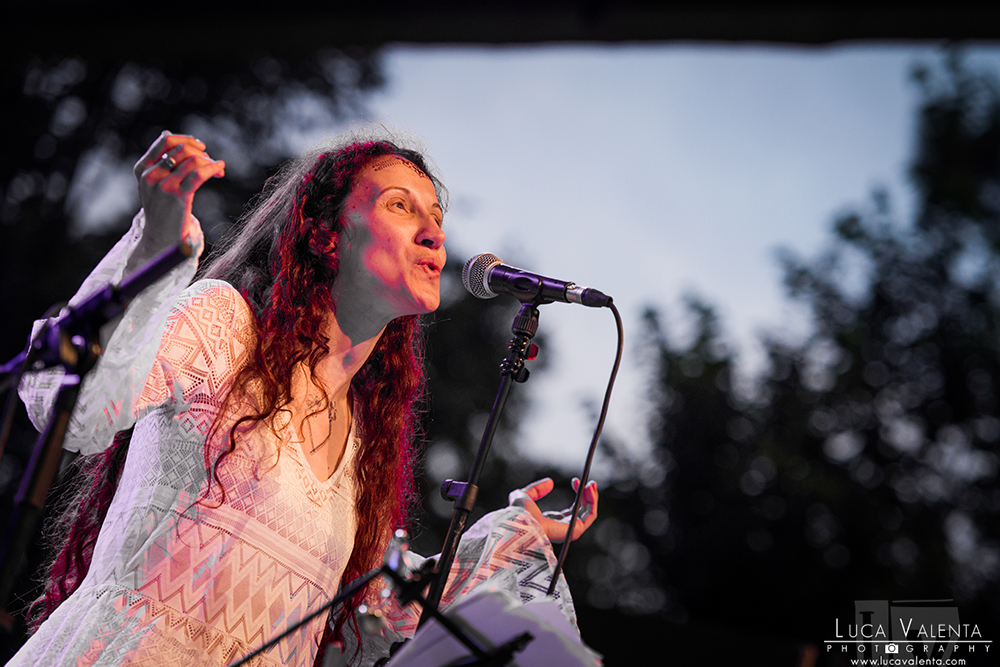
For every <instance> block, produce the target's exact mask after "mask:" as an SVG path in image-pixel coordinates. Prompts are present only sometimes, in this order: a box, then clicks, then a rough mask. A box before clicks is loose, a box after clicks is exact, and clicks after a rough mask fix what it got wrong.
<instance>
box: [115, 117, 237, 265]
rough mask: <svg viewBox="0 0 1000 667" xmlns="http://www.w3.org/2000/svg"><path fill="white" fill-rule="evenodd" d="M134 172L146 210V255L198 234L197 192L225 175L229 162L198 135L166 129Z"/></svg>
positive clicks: (143, 242) (141, 159)
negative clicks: (195, 216)
mask: <svg viewBox="0 0 1000 667" xmlns="http://www.w3.org/2000/svg"><path fill="white" fill-rule="evenodd" d="M165 156H166V157H165ZM167 158H169V159H167ZM171 161H172V162H173V166H171ZM133 172H134V173H135V178H136V181H137V183H138V185H139V199H140V200H141V201H142V208H143V209H144V210H145V212H146V227H145V229H144V231H143V238H142V245H143V249H144V250H145V252H143V253H142V254H143V255H146V256H149V257H152V256H154V255H156V254H157V253H159V252H160V251H162V250H165V249H167V248H169V247H172V246H175V245H177V243H179V242H180V241H182V240H187V239H189V238H192V237H193V236H197V235H198V234H197V230H196V228H195V222H194V219H193V218H192V217H191V205H192V204H193V202H194V193H195V192H197V191H198V188H200V187H201V186H202V185H204V184H205V182H206V181H208V179H210V178H222V177H223V176H225V173H226V163H225V162H223V161H222V160H213V159H212V158H211V157H209V155H208V153H206V152H205V144H203V143H202V142H200V141H198V140H197V139H195V138H194V137H189V136H187V135H184V134H171V133H170V132H167V131H164V132H163V133H162V134H160V136H159V137H157V139H156V141H154V142H153V144H152V145H151V146H150V147H149V150H147V151H146V154H145V155H143V156H142V157H141V158H140V159H139V161H138V162H136V163H135V168H134V169H133Z"/></svg>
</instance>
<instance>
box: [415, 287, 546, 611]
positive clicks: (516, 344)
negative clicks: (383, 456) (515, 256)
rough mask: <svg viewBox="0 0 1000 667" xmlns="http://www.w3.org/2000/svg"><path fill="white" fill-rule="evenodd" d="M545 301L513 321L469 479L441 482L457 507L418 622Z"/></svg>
mask: <svg viewBox="0 0 1000 667" xmlns="http://www.w3.org/2000/svg"><path fill="white" fill-rule="evenodd" d="M545 303H551V301H549V300H545V299H542V298H536V299H535V300H534V301H531V302H522V303H521V309H520V310H519V311H518V313H517V316H516V317H514V323H513V324H512V325H511V331H512V332H513V334H514V337H513V338H511V340H510V345H508V347H507V350H508V354H507V358H506V359H504V361H503V362H502V363H501V364H500V373H501V375H502V378H501V380H500V388H499V390H498V391H497V397H496V400H495V401H494V402H493V409H492V410H491V411H490V417H489V420H488V421H487V422H486V428H485V430H484V431H483V438H482V440H481V441H480V443H479V451H478V452H477V453H476V460H475V462H474V463H473V465H472V471H471V472H470V473H469V478H468V481H467V482H456V481H455V480H452V479H446V480H445V481H444V483H443V484H442V485H441V495H442V496H444V498H445V499H446V500H452V501H454V502H455V511H454V513H453V514H452V517H451V525H449V526H448V533H447V536H446V537H445V541H444V546H443V547H442V548H441V556H440V557H439V558H438V560H437V564H436V565H435V566H434V570H433V575H432V576H433V579H432V581H431V584H430V587H429V588H428V591H427V597H426V602H425V603H424V607H423V611H422V612H421V615H420V623H419V625H421V626H422V625H423V624H424V623H426V622H427V621H428V620H429V619H430V618H431V617H433V616H434V615H435V613H436V612H437V608H438V606H439V605H440V603H441V596H442V595H443V594H444V587H445V584H446V583H447V581H448V572H449V571H450V570H451V565H452V563H453V562H454V561H455V555H456V553H457V551H458V542H459V539H460V538H461V537H462V533H464V532H465V528H466V526H467V524H468V522H469V516H470V515H471V514H472V510H473V508H474V507H475V505H476V498H477V496H478V495H479V486H478V482H479V475H480V473H482V471H483V466H484V465H485V464H486V456H487V455H488V454H489V451H490V445H491V444H492V443H493V435H494V434H495V433H496V430H497V425H498V423H499V421H500V413H501V412H503V408H504V404H505V403H506V402H507V395H508V394H509V393H510V388H511V386H512V383H513V382H525V381H527V379H528V375H529V372H528V369H527V368H525V366H524V362H525V360H526V359H531V358H533V357H532V356H529V350H530V348H531V339H532V338H534V336H535V333H537V332H538V306H540V305H542V304H545Z"/></svg>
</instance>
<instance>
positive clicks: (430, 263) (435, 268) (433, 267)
mask: <svg viewBox="0 0 1000 667" xmlns="http://www.w3.org/2000/svg"><path fill="white" fill-rule="evenodd" d="M419 264H420V266H422V267H424V268H425V269H427V270H428V271H430V272H431V273H435V274H438V273H441V267H440V266H439V265H438V263H437V262H435V261H434V260H425V261H422V262H419Z"/></svg>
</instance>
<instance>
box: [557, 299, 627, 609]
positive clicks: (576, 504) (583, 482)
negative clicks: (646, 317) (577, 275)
mask: <svg viewBox="0 0 1000 667" xmlns="http://www.w3.org/2000/svg"><path fill="white" fill-rule="evenodd" d="M607 306H608V308H610V309H611V312H612V313H613V314H614V316H615V326H616V327H617V328H618V351H617V352H616V354H615V365H614V367H613V368H612V369H611V377H609V378H608V388H607V390H606V391H605V392H604V403H603V405H601V416H600V417H599V418H598V420H597V427H596V428H595V429H594V438H593V440H591V441H590V449H589V450H588V451H587V462H586V463H585V464H584V466H583V473H582V474H581V475H580V486H579V487H578V488H577V491H576V499H575V500H574V501H573V510H572V512H570V515H569V526H568V528H567V529H566V539H565V540H563V546H562V550H560V552H559V560H558V561H557V562H556V568H555V570H554V571H553V572H552V582H551V583H550V584H549V590H548V591H547V592H546V595H548V596H550V597H551V596H552V594H553V593H554V592H555V590H556V583H558V581H559V573H560V572H562V569H563V565H564V564H565V562H566V555H567V554H568V553H569V545H570V543H571V542H572V541H573V529H574V528H575V527H576V521H577V514H578V512H579V511H580V505H581V504H582V500H583V490H584V489H585V488H586V487H587V480H588V479H589V477H590V465H591V464H592V463H593V462H594V453H595V452H596V451H597V441H598V440H599V439H600V437H601V431H602V430H603V429H604V419H605V417H607V416H608V404H610V403H611V390H612V389H613V388H614V386H615V377H617V375H618V367H619V366H620V365H621V362H622V349H623V348H624V339H625V333H624V329H623V328H622V317H621V315H620V314H619V313H618V308H616V307H615V304H614V302H613V301H611V299H610V298H609V299H608V304H607ZM595 509H596V508H595Z"/></svg>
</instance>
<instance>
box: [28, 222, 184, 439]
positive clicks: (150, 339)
mask: <svg viewBox="0 0 1000 667" xmlns="http://www.w3.org/2000/svg"><path fill="white" fill-rule="evenodd" d="M145 225H146V217H145V213H144V212H143V211H141V210H140V211H139V213H138V214H136V216H135V218H134V219H133V220H132V226H131V228H130V229H129V231H128V233H126V234H125V236H124V237H122V239H121V240H120V241H119V242H118V243H117V244H116V245H115V246H114V247H113V248H112V249H111V251H110V252H109V253H108V254H107V255H106V256H105V257H104V259H102V260H101V262H100V263H99V264H98V265H97V268H95V269H94V270H93V271H92V272H91V274H90V275H89V276H87V279H86V280H84V282H83V284H82V285H81V286H80V289H79V290H78V291H77V293H76V294H75V295H74V296H73V298H72V299H70V301H69V305H70V306H71V307H72V306H74V305H76V304H79V303H81V302H82V301H84V300H85V299H86V298H87V297H89V296H91V295H92V294H94V292H96V291H97V290H99V289H101V288H103V287H104V286H105V285H108V284H110V283H118V282H120V281H121V279H122V276H123V274H124V272H125V267H126V265H127V264H128V260H129V258H130V257H131V256H132V253H133V252H134V251H135V249H136V247H137V246H138V244H139V240H140V239H141V238H142V232H143V229H144V228H145ZM195 228H196V234H197V235H196V237H195V238H193V239H191V240H192V241H193V243H192V245H193V246H194V247H195V253H194V254H193V255H192V257H191V258H190V259H188V260H187V261H185V262H184V263H183V264H180V265H179V266H177V267H175V268H174V269H173V270H172V271H171V272H170V273H169V274H167V275H166V276H164V277H163V278H161V279H160V280H159V281H158V282H156V283H155V284H154V285H152V286H151V287H149V288H148V289H146V290H145V291H143V292H142V293H141V294H140V295H139V296H137V297H136V298H135V299H133V300H132V303H131V304H130V305H129V307H128V308H127V309H126V310H125V313H124V314H123V316H122V320H121V322H120V323H119V325H118V327H117V328H116V329H115V331H114V334H113V335H112V336H111V339H110V340H109V341H108V345H107V349H106V351H105V353H104V355H103V356H102V357H101V359H100V360H99V361H98V362H97V365H96V366H95V367H94V368H93V369H92V370H91V371H90V373H88V374H87V376H86V377H85V378H84V382H83V386H82V387H81V390H80V397H79V400H78V401H77V405H76V409H75V410H74V411H73V416H72V418H71V419H70V424H69V429H68V431H67V433H66V438H65V441H64V443H63V447H64V448H65V449H68V450H70V451H79V452H80V453H81V454H95V453H97V452H101V451H104V450H105V449H106V448H107V447H108V445H110V444H111V440H112V438H113V437H114V434H115V433H117V432H118V431H120V430H123V429H126V428H128V427H130V426H131V425H132V424H133V423H134V422H135V419H134V415H133V410H132V409H131V408H132V406H133V404H134V403H135V401H136V399H137V398H138V392H139V391H140V390H141V389H142V387H143V385H144V384H145V381H146V376H147V375H148V374H149V370H150V368H151V366H152V364H153V359H154V358H155V356H156V352H157V350H158V348H159V344H160V336H161V333H162V331H163V326H164V323H165V321H166V317H167V314H168V313H169V312H170V306H171V304H172V303H173V302H174V301H175V299H176V297H177V295H178V293H179V292H180V291H181V290H183V289H184V287H186V286H187V285H188V283H190V282H191V279H192V278H193V277H194V274H195V271H197V269H198V257H199V256H200V254H201V251H202V248H203V247H204V239H203V236H202V234H201V228H200V226H199V225H198V224H197V220H196V221H195ZM43 324H44V322H43V321H41V320H40V321H37V322H35V325H34V327H33V328H32V332H31V335H32V337H34V336H35V335H37V334H38V331H39V330H40V329H41V327H42V325H43ZM64 375H65V373H64V371H63V369H62V368H50V369H46V370H43V371H39V372H35V373H28V374H26V375H25V376H24V378H22V380H21V384H20V385H19V386H18V393H19V395H20V396H21V400H23V401H24V404H25V407H26V408H27V410H28V416H29V417H30V418H31V422H32V424H34V425H35V428H37V429H38V430H39V431H40V430H42V429H43V428H44V427H45V424H46V422H47V420H48V418H49V415H50V414H51V411H52V405H53V403H54V402H55V397H56V394H57V393H58V390H59V387H60V385H61V384H62V380H63V376H64Z"/></svg>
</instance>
